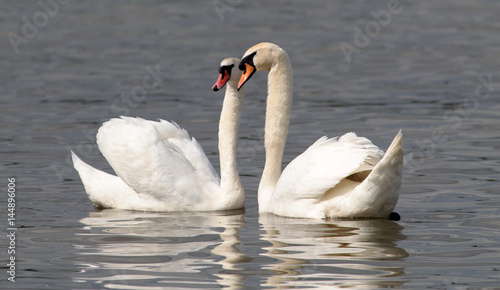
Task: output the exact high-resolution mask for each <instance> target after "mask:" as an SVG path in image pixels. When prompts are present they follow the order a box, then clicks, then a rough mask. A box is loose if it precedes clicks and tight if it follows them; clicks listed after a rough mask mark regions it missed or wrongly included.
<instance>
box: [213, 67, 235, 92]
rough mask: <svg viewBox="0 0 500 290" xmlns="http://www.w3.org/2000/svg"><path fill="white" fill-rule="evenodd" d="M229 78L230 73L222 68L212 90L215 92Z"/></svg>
mask: <svg viewBox="0 0 500 290" xmlns="http://www.w3.org/2000/svg"><path fill="white" fill-rule="evenodd" d="M230 78H231V75H230V74H229V73H228V72H227V71H226V70H223V71H222V72H221V73H220V75H219V79H218V80H217V81H216V82H215V85H214V86H213V87H212V90H214V91H215V92H216V91H218V90H220V89H222V88H223V87H224V86H225V85H226V83H227V82H228V81H229V79H230Z"/></svg>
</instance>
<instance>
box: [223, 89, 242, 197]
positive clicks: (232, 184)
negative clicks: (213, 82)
mask: <svg viewBox="0 0 500 290" xmlns="http://www.w3.org/2000/svg"><path fill="white" fill-rule="evenodd" d="M243 99H244V91H243V90H240V91H238V90H237V89H236V83H234V84H233V83H231V84H230V83H228V86H227V87H226V94H225V96H224V102H223V105H222V111H221V115H220V121H219V158H220V171H221V172H220V174H221V181H220V193H221V194H225V195H227V196H228V197H229V196H233V197H234V195H235V194H241V195H243V194H244V192H243V186H242V185H241V180H240V176H239V174H238V167H237V165H236V145H237V140H238V129H239V126H240V111H241V105H242V103H243Z"/></svg>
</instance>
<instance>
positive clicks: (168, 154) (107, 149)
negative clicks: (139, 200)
mask: <svg viewBox="0 0 500 290" xmlns="http://www.w3.org/2000/svg"><path fill="white" fill-rule="evenodd" d="M164 122H166V121H164ZM163 125H165V123H164V124H163ZM175 127H176V126H175ZM158 128H159V129H160V130H158ZM177 128H178V127H177ZM179 130H181V131H183V130H182V129H180V128H178V130H175V129H173V132H174V134H173V136H172V137H171V138H167V131H168V130H167V129H166V126H161V123H160V124H159V125H158V124H157V122H151V121H147V120H143V119H139V118H130V117H122V118H120V119H111V120H110V121H108V122H106V123H104V124H103V126H102V127H101V128H100V129H99V132H98V133H97V144H98V146H99V149H100V151H101V152H102V154H103V155H104V157H105V158H106V159H107V160H108V162H109V164H110V165H111V166H112V167H113V169H114V170H115V172H116V174H117V175H118V176H119V177H120V178H121V179H123V181H125V183H126V184H127V185H129V186H130V187H131V188H132V189H134V190H135V191H137V192H140V193H147V194H150V195H152V196H154V197H155V198H158V199H160V200H171V201H172V202H173V203H176V204H172V207H173V208H175V207H176V206H178V207H180V208H178V209H182V208H183V207H185V206H189V205H190V204H200V203H203V202H204V200H203V198H204V192H207V190H208V191H210V190H213V189H212V188H209V187H210V185H214V186H215V185H216V184H214V181H216V180H217V179H218V177H217V176H213V175H206V174H200V172H199V171H198V170H197V168H200V167H201V166H200V165H199V164H200V163H203V162H205V161H204V159H206V156H205V154H204V152H203V150H201V147H200V146H199V144H198V143H197V142H196V140H194V139H192V141H191V143H192V144H191V146H190V147H189V146H188V147H189V148H190V149H186V148H188V147H186V148H184V147H179V146H180V145H179V144H180V143H186V142H188V141H186V140H184V139H188V138H189V135H187V133H186V132H185V131H183V132H179ZM159 131H161V132H162V133H161V134H160V133H159ZM176 134H177V135H176ZM186 151H189V154H187V155H188V156H189V158H188V157H186V156H185V155H184V152H186ZM191 161H193V162H191ZM194 164H196V166H195V165H194ZM205 169H206V166H205ZM203 173H206V172H203Z"/></svg>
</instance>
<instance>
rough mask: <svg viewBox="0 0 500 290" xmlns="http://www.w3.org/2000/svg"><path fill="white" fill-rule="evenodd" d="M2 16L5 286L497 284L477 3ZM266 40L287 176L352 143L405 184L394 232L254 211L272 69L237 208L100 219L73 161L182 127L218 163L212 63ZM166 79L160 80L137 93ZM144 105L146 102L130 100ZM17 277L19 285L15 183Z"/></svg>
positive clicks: (162, 7)
mask: <svg viewBox="0 0 500 290" xmlns="http://www.w3.org/2000/svg"><path fill="white" fill-rule="evenodd" d="M2 7H3V8H2V9H1V10H0V67H1V70H0V73H1V77H0V88H1V90H0V96H1V97H0V112H1V113H0V122H1V127H0V133H1V134H0V161H1V172H2V174H1V178H2V180H1V182H0V184H2V187H1V189H0V191H1V192H2V195H1V196H2V199H1V200H0V204H2V207H1V208H3V211H4V213H2V214H1V219H0V220H1V224H2V227H3V237H2V239H1V240H2V249H0V252H1V253H2V255H1V257H2V267H1V268H2V273H1V274H0V277H1V281H0V287H1V288H2V289H102V288H109V289H192V288H220V287H230V288H253V289H256V288H301V287H304V288H306V287H309V288H325V289H333V288H336V287H337V288H351V289H373V288H409V289H494V288H497V287H500V264H499V261H500V224H499V223H498V217H499V214H500V209H499V207H500V185H499V183H498V182H499V171H500V154H499V149H500V138H499V137H500V133H499V129H498V128H499V117H500V100H499V91H500V85H499V82H498V78H499V76H498V68H499V65H500V50H499V47H500V37H498V31H499V30H500V20H499V18H498V13H499V7H498V3H497V2H496V1H494V0H491V1H481V2H471V1H465V0H463V1H455V0H453V1H451V0H449V1H403V0H401V1H395V0H390V1H389V0H388V1H335V2H332V1H307V2H306V1H292V0H287V1H273V2H266V1H245V0H240V1H229V0H214V1H141V2H138V1H67V0H65V1H62V0H61V1H55V0H41V1H38V2H37V1H3V2H2ZM261 41H271V42H275V43H277V44H279V45H280V46H282V47H283V48H284V49H285V50H286V51H287V52H288V53H289V55H290V58H291V61H292V65H293V68H294V101H293V108H292V120H291V125H290V133H289V137H288V143H287V146H286V149H285V157H284V162H285V164H286V163H288V162H289V161H290V160H292V159H293V158H294V157H295V156H296V155H297V154H300V153H301V152H302V151H303V150H305V149H306V148H307V146H308V145H310V144H312V143H313V142H314V141H315V140H316V139H317V138H319V137H321V136H323V135H328V136H337V135H340V134H343V133H345V132H349V131H355V132H357V133H358V135H361V136H365V137H368V138H369V139H371V140H372V141H373V142H374V143H375V144H377V145H379V146H380V147H381V148H382V149H386V148H387V146H388V145H389V143H390V141H391V140H392V138H393V137H394V135H395V134H396V133H397V131H398V130H399V129H402V130H403V133H404V142H405V143H404V150H405V162H406V163H405V171H404V181H403V185H402V189H401V195H400V200H399V203H398V206H397V208H396V211H397V212H399V213H400V214H401V216H402V220H401V221H398V222H393V221H387V220H361V221H345V220H332V221H316V220H302V219H286V218H280V217H276V216H272V215H259V214H258V212H257V198H256V197H257V196H256V195H257V186H258V181H259V178H260V173H261V170H262V168H263V163H264V151H263V129H262V127H263V124H264V112H265V96H266V74H265V73H262V74H256V75H255V76H254V79H253V81H252V82H250V83H248V84H247V85H246V93H247V97H246V100H245V104H244V111H243V116H242V127H241V131H240V138H239V142H240V144H239V146H238V161H239V168H240V174H241V176H242V181H243V184H244V187H245V189H246V195H247V198H246V210H245V211H243V210H241V211H233V212H223V213H142V212H132V211H121V210H103V211H96V210H94V209H93V206H92V203H91V202H90V201H89V200H88V198H87V196H86V193H85V191H84V188H83V185H82V184H81V181H80V179H79V177H78V175H77V173H76V171H74V170H73V169H72V165H71V160H70V156H69V151H70V150H74V151H75V152H76V153H77V154H79V156H80V157H82V159H84V160H85V161H86V162H88V163H89V164H91V165H93V166H95V167H96V168H100V169H103V170H106V171H108V172H112V170H111V168H110V166H109V165H108V164H107V162H106V161H105V159H104V158H103V157H102V155H101V154H100V153H99V150H98V148H97V147H96V145H95V133H96V131H97V129H98V128H99V126H100V125H101V123H102V122H103V121H106V120H108V119H110V118H113V117H117V116H119V115H128V116H140V117H143V118H147V119H157V118H163V119H167V120H174V121H176V122H177V123H178V124H180V125H181V126H182V127H184V128H186V129H187V130H188V131H189V132H190V134H191V135H192V136H194V137H196V138H197V140H198V141H199V142H200V143H201V145H202V146H203V148H204V149H205V152H206V153H207V155H208V156H209V158H210V160H211V161H212V162H213V164H214V165H215V167H216V168H218V153H217V122H218V117H219V113H220V108H221V105H222V97H223V94H222V93H214V92H212V91H211V86H212V85H213V83H214V82H215V80H216V78H217V77H218V74H217V67H218V64H219V63H220V61H221V60H222V59H223V58H225V57H229V56H235V57H241V56H242V55H243V53H244V52H245V51H246V49H247V48H249V47H250V46H252V45H254V44H256V43H258V42H261ZM148 75H152V76H153V75H154V76H156V77H157V78H156V80H158V86H155V87H147V88H144V87H143V79H144V78H145V77H146V76H148ZM139 92H141V94H139ZM9 177H15V179H16V221H15V226H16V227H17V231H16V245H15V246H16V253H15V258H16V282H15V283H12V282H10V281H8V280H7V279H8V277H10V275H9V274H8V273H7V271H8V270H9V266H6V263H7V262H8V259H9V258H10V256H11V255H9V254H8V246H9V238H8V237H7V234H9V231H8V230H7V228H8V224H7V221H8V211H7V191H8V185H7V184H8V180H7V179H8V178H9Z"/></svg>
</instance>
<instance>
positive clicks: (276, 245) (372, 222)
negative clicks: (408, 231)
mask: <svg viewBox="0 0 500 290" xmlns="http://www.w3.org/2000/svg"><path fill="white" fill-rule="evenodd" d="M259 223H260V224H261V230H262V234H261V239H262V240H265V241H267V242H269V243H271V245H270V246H269V247H267V248H265V250H266V251H267V252H266V253H265V254H264V255H266V256H268V257H271V258H274V259H276V260H277V261H278V262H277V263H274V264H268V265H267V266H266V268H267V269H270V270H273V271H275V273H276V275H273V276H271V277H269V278H268V279H267V281H265V283H264V284H263V285H262V286H272V287H280V288H281V287H285V288H286V287H294V288H295V287H312V288H324V287H326V288H328V289H332V287H333V288H334V287H335V286H337V287H341V288H345V287H347V288H363V289H370V288H376V287H377V288H378V287H395V286H401V285H403V284H404V280H402V279H401V278H399V276H401V275H403V274H404V266H403V259H404V258H406V257H408V256H409V255H408V253H407V252H406V251H405V250H404V249H402V248H399V247H397V243H396V242H397V241H401V240H405V239H406V236H405V235H403V234H401V231H402V229H403V227H402V226H400V225H399V224H398V223H396V222H393V221H390V220H385V219H364V220H332V221H317V220H308V219H291V218H283V217H278V216H276V215H272V214H261V215H260V218H259Z"/></svg>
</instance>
